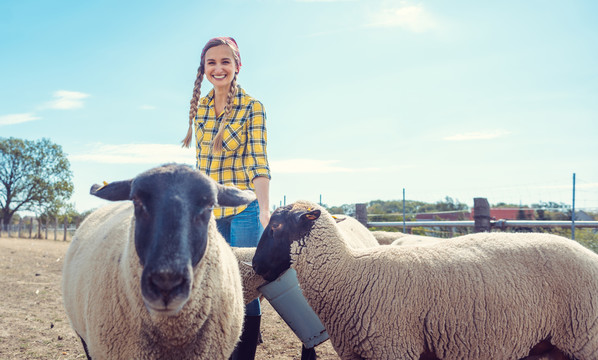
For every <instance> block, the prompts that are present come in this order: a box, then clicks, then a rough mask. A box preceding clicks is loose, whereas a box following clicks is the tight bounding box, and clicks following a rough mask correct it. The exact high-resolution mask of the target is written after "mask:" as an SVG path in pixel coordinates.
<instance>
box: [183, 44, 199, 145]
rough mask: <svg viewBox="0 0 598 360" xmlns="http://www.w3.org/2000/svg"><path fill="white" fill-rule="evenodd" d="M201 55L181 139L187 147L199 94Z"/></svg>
mask: <svg viewBox="0 0 598 360" xmlns="http://www.w3.org/2000/svg"><path fill="white" fill-rule="evenodd" d="M203 71H204V69H203V56H202V59H201V65H199V68H198V69H197V77H196V78H195V85H194V86H193V96H192V97H191V102H190V108H189V129H188V130H187V136H185V138H184V139H183V141H182V143H183V146H184V147H189V144H191V139H193V120H194V119H195V116H196V115H197V105H198V103H199V96H200V94H201V82H202V80H203Z"/></svg>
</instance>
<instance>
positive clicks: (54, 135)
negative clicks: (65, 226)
mask: <svg viewBox="0 0 598 360" xmlns="http://www.w3.org/2000/svg"><path fill="white" fill-rule="evenodd" d="M222 35H227V36H232V37H234V38H235V39H236V40H237V42H238V44H239V47H240V50H241V57H242V60H243V68H242V70H241V73H240V76H239V83H240V84H241V85H242V86H243V87H244V88H245V89H246V91H247V92H248V93H249V94H251V95H252V96H254V97H256V98H257V99H259V100H261V101H262V102H263V103H264V105H265V108H266V111H267V116H268V123H267V124H268V140H269V142H268V153H269V159H270V163H271V168H272V182H271V204H272V205H280V204H281V203H282V202H283V201H284V199H285V197H286V202H287V203H289V202H292V201H295V200H299V199H307V200H312V201H319V200H320V196H321V197H322V201H323V202H324V203H325V204H328V205H341V204H349V203H356V202H367V201H370V200H376V199H382V200H393V199H401V198H402V191H403V188H405V191H406V198H407V199H409V200H422V201H428V202H435V201H440V200H442V199H444V197H445V196H450V197H452V198H454V199H458V200H459V201H461V202H464V203H466V204H468V205H470V206H473V198H474V197H487V198H488V200H489V201H490V203H497V202H501V201H503V202H511V203H516V204H519V203H522V204H531V203H535V202H538V201H556V202H564V203H571V198H572V176H573V173H576V179H577V187H576V195H577V196H576V207H578V208H588V209H597V208H598V161H597V159H596V155H597V154H598V141H597V139H598V2H596V1H594V0H584V1H582V0H571V1H553V0H548V1H519V0H517V1H514V0H507V1H495V2H480V1H465V0H456V1H436V0H434V1H383V0H354V1H335V0H328V1H323V0H322V1H318V0H311V1H308V0H304V1H292V0H243V1H241V0H225V1H210V2H208V1H181V0H178V1H177V0H174V1H168V2H166V1H154V0H149V1H113V0H107V1H60V0H58V1H53V2H48V1H42V0H5V1H2V2H0V49H1V54H2V56H1V57H0V79H1V80H0V82H1V84H2V86H0V136H1V137H9V136H13V137H19V138H26V139H39V138H42V137H47V138H49V139H50V140H52V141H53V142H55V143H57V144H60V145H61V146H62V147H63V150H64V151H65V152H66V153H67V154H68V157H69V159H70V162H71V169H72V171H73V174H74V183H75V193H74V196H73V198H72V201H73V202H74V204H75V206H76V208H77V209H78V210H79V211H84V210H87V209H90V208H93V207H97V206H100V205H101V204H103V203H104V201H103V200H100V199H95V198H93V197H91V196H90V195H88V190H89V187H90V186H91V185H92V184H93V183H99V182H101V181H104V180H106V181H113V180H122V179H127V178H131V177H134V176H135V175H137V174H138V173H140V172H142V171H144V170H146V169H148V168H150V167H153V166H155V165H159V164H162V163H165V162H173V161H174V162H182V163H189V164H194V163H195V160H194V150H193V149H181V148H180V146H179V144H180V140H181V139H182V138H183V137H184V135H185V133H186V129H187V118H188V111H189V100H190V97H191V90H192V87H193V82H194V80H195V75H196V71H197V67H198V65H199V57H200V52H201V48H202V47H203V45H204V44H205V42H206V41H207V40H208V39H210V38H212V37H215V36H222ZM208 85H209V83H208V82H207V81H204V86H203V87H202V93H204V94H205V93H207V92H208V91H209V89H210V87H209V86H208Z"/></svg>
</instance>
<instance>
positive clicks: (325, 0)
mask: <svg viewBox="0 0 598 360" xmlns="http://www.w3.org/2000/svg"><path fill="white" fill-rule="evenodd" d="M295 1H296V2H354V1H356V0H295Z"/></svg>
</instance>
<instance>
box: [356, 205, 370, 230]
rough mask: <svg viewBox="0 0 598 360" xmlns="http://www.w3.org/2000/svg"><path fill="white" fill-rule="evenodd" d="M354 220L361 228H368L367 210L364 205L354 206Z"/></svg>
mask: <svg viewBox="0 0 598 360" xmlns="http://www.w3.org/2000/svg"><path fill="white" fill-rule="evenodd" d="M355 219H357V221H359V222H360V223H362V224H363V226H368V209H367V206H366V204H355Z"/></svg>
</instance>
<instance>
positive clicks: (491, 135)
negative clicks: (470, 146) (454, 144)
mask: <svg viewBox="0 0 598 360" xmlns="http://www.w3.org/2000/svg"><path fill="white" fill-rule="evenodd" d="M509 134H510V132H508V131H505V130H492V131H486V132H469V133H463V134H456V135H451V136H446V137H444V138H443V140H448V141H468V140H489V139H496V138H499V137H502V136H506V135H509Z"/></svg>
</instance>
